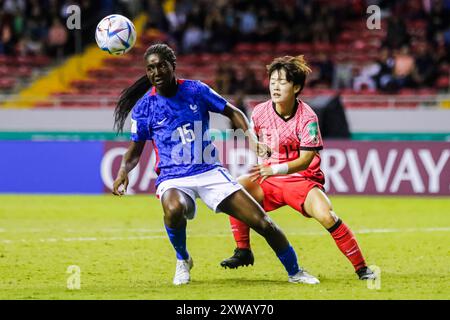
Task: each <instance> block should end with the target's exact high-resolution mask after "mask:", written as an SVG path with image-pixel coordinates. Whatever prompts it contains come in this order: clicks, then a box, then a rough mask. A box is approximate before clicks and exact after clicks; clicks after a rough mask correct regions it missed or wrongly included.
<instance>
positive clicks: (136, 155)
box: [112, 141, 145, 196]
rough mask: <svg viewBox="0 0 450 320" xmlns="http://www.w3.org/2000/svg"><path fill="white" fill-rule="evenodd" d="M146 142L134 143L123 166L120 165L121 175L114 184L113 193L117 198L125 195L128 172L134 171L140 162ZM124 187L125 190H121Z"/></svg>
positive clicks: (125, 156) (131, 144)
mask: <svg viewBox="0 0 450 320" xmlns="http://www.w3.org/2000/svg"><path fill="white" fill-rule="evenodd" d="M144 146H145V141H136V142H135V141H132V142H130V145H129V146H128V150H127V152H126V153H125V154H124V156H123V158H122V164H121V165H120V169H119V173H118V174H117V178H116V180H115V181H114V184H113V191H112V193H113V194H114V195H116V196H121V195H123V194H125V192H126V191H127V187H128V172H130V171H131V170H133V169H134V167H136V165H137V164H138V162H139V159H140V157H141V154H142V151H143V150H144ZM121 185H123V189H122V190H119V188H120V186H121Z"/></svg>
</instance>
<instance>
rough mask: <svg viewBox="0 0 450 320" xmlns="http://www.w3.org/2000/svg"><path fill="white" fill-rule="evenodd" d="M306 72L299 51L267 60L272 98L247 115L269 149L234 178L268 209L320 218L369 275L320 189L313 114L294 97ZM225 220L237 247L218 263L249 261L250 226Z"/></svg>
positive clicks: (364, 277)
mask: <svg viewBox="0 0 450 320" xmlns="http://www.w3.org/2000/svg"><path fill="white" fill-rule="evenodd" d="M310 72H311V69H310V68H309V67H308V65H307V63H306V62H305V60H304V58H303V56H298V57H291V56H285V57H282V58H277V59H275V60H274V61H273V62H272V63H271V64H270V65H269V66H268V74H269V79H270V84H269V87H270V96H271V99H270V100H268V101H266V102H264V103H261V104H259V105H257V106H256V107H255V110H254V112H253V115H252V120H253V124H254V130H255V133H256V134H257V135H258V137H259V139H260V141H263V142H265V143H267V144H268V145H269V147H270V148H271V149H272V155H271V157H270V158H269V159H268V160H265V163H263V164H262V165H256V166H255V167H253V169H252V170H251V171H250V174H248V175H244V176H242V177H240V178H239V179H238V181H239V183H240V184H242V185H243V186H244V188H245V189H246V190H247V191H248V192H249V193H250V194H251V195H252V196H253V198H255V200H256V201H257V202H258V203H259V204H260V205H261V206H262V207H263V208H264V209H265V211H267V212H269V211H272V210H275V209H277V208H279V207H282V206H285V205H288V206H290V207H292V208H293V209H295V210H297V211H299V212H301V213H302V214H303V215H304V216H305V217H312V218H314V219H316V220H317V221H319V223H320V224H321V225H323V226H324V227H325V228H326V229H327V230H328V231H329V232H330V234H331V236H332V237H333V239H334V241H335V242H336V245H337V246H338V248H339V249H340V250H341V251H342V253H343V254H344V255H345V256H346V257H347V258H348V259H349V260H350V262H351V263H352V265H353V267H354V268H355V271H356V273H357V275H358V277H359V279H361V280H367V279H374V278H375V274H374V273H373V272H372V271H371V270H370V269H369V268H368V267H367V266H366V263H365V261H364V258H363V255H362V253H361V250H360V249H359V246H358V243H357V242H356V239H355V236H354V235H353V233H352V231H351V230H350V229H349V228H348V227H347V225H346V224H345V223H344V222H342V220H341V219H339V218H338V217H337V216H336V214H335V213H334V211H333V208H332V206H331V202H330V200H329V199H328V197H327V196H326V194H325V193H324V188H323V184H324V183H325V178H324V174H323V172H322V171H321V169H320V154H319V151H320V150H322V148H323V145H322V138H321V135H320V130H319V126H318V120H317V116H316V114H315V113H314V111H313V110H312V109H311V108H310V107H309V106H308V105H307V104H306V103H304V102H302V101H301V100H298V99H297V97H298V95H299V94H300V92H301V91H302V89H303V87H304V85H305V79H306V76H307V75H308V74H309V73H310ZM230 222H231V227H232V231H233V235H234V238H235V240H236V243H237V248H236V250H235V252H234V255H233V256H232V257H230V258H228V259H225V260H224V261H222V262H221V265H222V266H223V267H225V268H226V267H229V268H237V267H239V266H243V265H249V264H253V262H254V257H253V253H252V252H251V250H250V238H249V232H250V230H249V227H248V226H247V225H246V224H244V223H243V222H241V221H239V220H238V219H235V218H233V217H232V216H230Z"/></svg>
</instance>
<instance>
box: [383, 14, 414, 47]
mask: <svg viewBox="0 0 450 320" xmlns="http://www.w3.org/2000/svg"><path fill="white" fill-rule="evenodd" d="M409 40H410V36H409V34H408V31H407V29H406V24H405V22H404V21H403V20H402V19H401V18H400V17H399V16H397V15H391V16H390V17H389V18H388V27H387V35H386V39H385V41H384V44H385V45H386V46H388V47H389V48H393V49H399V48H401V47H402V46H403V45H407V44H408V43H409Z"/></svg>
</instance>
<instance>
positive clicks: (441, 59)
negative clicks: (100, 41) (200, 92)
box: [0, 0, 450, 94]
mask: <svg viewBox="0 0 450 320" xmlns="http://www.w3.org/2000/svg"><path fill="white" fill-rule="evenodd" d="M343 3H345V5H344V6H343V5H342V4H343ZM73 4H76V5H78V6H80V8H81V14H82V17H81V24H82V25H81V30H80V31H79V32H72V31H69V30H68V29H67V27H66V20H67V17H68V15H69V13H68V12H67V8H68V7H69V6H70V5H73ZM372 4H376V5H378V6H379V7H380V8H381V15H382V17H383V21H384V24H383V28H385V29H386V34H385V36H384V38H383V39H382V41H381V43H380V45H379V46H378V48H376V49H375V50H376V51H377V52H379V54H378V55H377V56H376V58H373V57H372V58H371V59H369V61H368V62H367V61H365V62H364V64H363V65H361V64H360V63H358V62H357V61H351V59H350V61H346V62H343V61H337V60H336V59H335V57H334V55H333V52H329V51H324V52H316V53H315V54H314V56H313V57H307V58H309V60H310V61H311V64H312V67H313V71H314V72H313V74H312V75H311V77H310V79H309V82H308V86H309V87H324V88H334V89H340V88H352V89H354V90H362V89H364V90H382V91H387V92H396V91H398V90H400V89H402V88H418V87H433V86H434V85H435V84H436V82H437V81H438V79H439V76H440V75H441V74H442V70H443V69H445V68H447V72H448V65H449V64H450V19H449V17H450V0H339V1H324V0H258V1H254V0H136V1H130V0H99V1H89V0H0V54H6V55H40V54H46V55H50V56H64V55H67V54H72V53H73V52H77V51H79V50H82V48H83V47H84V45H85V44H87V43H89V42H92V41H93V39H94V38H93V37H92V35H93V33H94V30H95V26H96V24H97V23H98V21H99V20H100V19H101V18H102V17H104V16H105V15H108V14H111V13H121V14H124V15H126V16H129V17H133V16H134V15H135V14H136V13H137V12H138V11H142V10H144V11H145V12H147V14H148V16H149V22H148V25H147V28H157V29H158V30H160V31H162V32H165V33H166V34H167V35H168V36H169V38H170V42H171V44H174V46H175V47H176V49H177V53H178V54H192V53H193V54H196V53H201V52H209V53H225V52H226V53H228V52H232V50H233V48H234V47H235V45H236V44H238V43H246V42H247V43H261V42H264V43H319V44H320V43H327V44H331V45H333V46H334V45H337V44H339V43H340V34H341V33H342V32H343V31H345V25H346V24H348V22H351V21H365V19H366V18H367V16H368V15H367V13H366V8H367V6H369V5H372ZM411 22H414V23H417V25H418V27H417V28H419V29H423V30H422V31H423V32H421V33H419V35H418V34H410V32H409V28H408V25H409V24H410V23H411ZM354 31H356V32H357V31H358V30H354ZM355 40H358V39H355ZM348 50H351V49H348ZM267 53H268V54H273V53H272V52H267ZM300 53H301V52H295V54H300ZM350 53H351V52H350ZM260 82H261V81H258V80H257V77H255V74H254V73H253V71H252V70H251V69H248V70H247V69H246V70H244V71H242V72H238V73H236V70H234V69H233V68H232V67H231V66H222V65H221V66H220V67H219V68H218V69H217V73H216V87H217V88H219V89H220V90H221V92H223V93H225V94H235V93H237V92H238V91H244V92H245V93H246V94H258V93H261V92H264V88H262V84H261V83H260Z"/></svg>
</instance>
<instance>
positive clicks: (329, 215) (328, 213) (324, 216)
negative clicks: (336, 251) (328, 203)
mask: <svg viewBox="0 0 450 320" xmlns="http://www.w3.org/2000/svg"><path fill="white" fill-rule="evenodd" d="M316 219H317V220H318V221H319V222H320V223H321V224H322V225H323V226H325V227H326V228H331V227H332V226H333V225H334V224H335V223H336V221H337V220H338V217H337V216H336V214H335V213H334V212H333V210H331V209H330V208H323V209H322V210H320V211H319V212H318V214H317V216H316Z"/></svg>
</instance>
